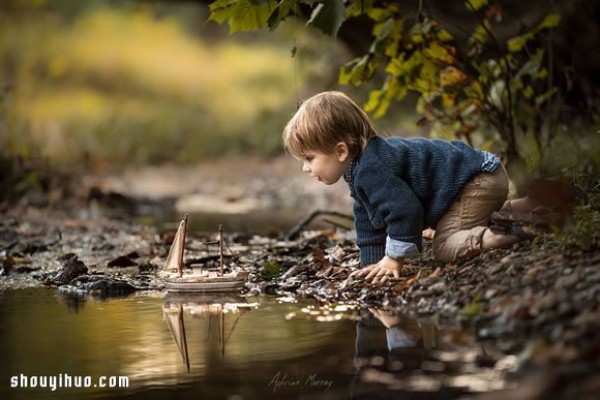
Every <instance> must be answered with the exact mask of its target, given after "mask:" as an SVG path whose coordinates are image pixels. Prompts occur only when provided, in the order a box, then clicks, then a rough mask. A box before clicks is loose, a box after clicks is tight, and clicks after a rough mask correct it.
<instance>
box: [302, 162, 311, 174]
mask: <svg viewBox="0 0 600 400" xmlns="http://www.w3.org/2000/svg"><path fill="white" fill-rule="evenodd" d="M302 172H306V173H309V172H310V167H309V166H308V164H307V163H303V164H302Z"/></svg>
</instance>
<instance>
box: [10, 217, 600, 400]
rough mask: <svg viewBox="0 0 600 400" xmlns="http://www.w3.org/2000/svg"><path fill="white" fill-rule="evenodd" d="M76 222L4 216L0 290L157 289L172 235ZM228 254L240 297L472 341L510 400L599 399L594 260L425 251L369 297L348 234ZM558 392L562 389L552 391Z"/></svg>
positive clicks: (247, 240) (542, 251)
mask: <svg viewBox="0 0 600 400" xmlns="http://www.w3.org/2000/svg"><path fill="white" fill-rule="evenodd" d="M80 214H81V213H74V212H73V210H70V211H69V212H66V211H58V210H48V209H46V210H40V209H35V208H31V207H24V208H19V207H16V208H13V209H11V210H9V211H8V212H6V213H5V215H4V218H3V221H2V224H1V225H0V255H1V257H2V260H3V261H2V265H3V269H2V276H1V277H0V290H8V289H14V288H22V287H31V286H40V285H43V286H54V287H57V288H58V290H61V291H63V292H66V293H71V294H72V295H75V296H114V295H119V296H121V295H126V294H128V293H131V292H141V293H143V291H161V290H162V289H163V288H162V284H161V282H160V280H159V279H158V278H157V271H158V270H159V269H160V268H161V266H162V263H163V260H164V257H165V256H166V253H167V251H168V248H169V245H170V242H171V240H172V237H173V233H174V232H173V231H166V232H159V231H158V230H157V229H156V227H153V226H145V225H140V224H137V223H135V222H132V221H131V220H127V219H110V218H104V217H91V216H89V215H88V218H80V217H77V215H80ZM208 239H211V238H210V237H209V236H206V235H204V234H194V233H191V234H190V236H189V239H188V246H189V247H190V248H191V250H190V251H188V257H190V258H193V259H196V260H198V259H202V258H203V257H206V256H207V255H209V254H210V251H211V250H210V249H207V248H205V247H203V246H202V243H203V242H204V241H206V240H208ZM228 242H229V245H230V246H231V247H232V248H233V249H235V251H236V254H237V256H238V263H239V264H240V266H241V267H242V268H244V269H247V270H249V271H250V272H251V275H250V279H249V282H248V283H247V284H246V286H245V287H244V290H243V292H244V293H246V294H251V295H272V296H277V297H282V298H287V299H294V298H308V299H316V300H317V301H319V302H320V303H321V304H330V305H335V304H350V305H353V306H355V307H359V308H360V307H370V308H377V309H385V310H387V312H388V313H389V315H394V314H395V313H399V312H401V313H404V314H410V315H413V316H420V317H423V316H427V317H430V318H433V320H434V321H436V323H439V324H441V325H445V324H448V325H457V324H458V325H460V326H462V327H463V328H464V332H466V335H467V336H465V338H462V339H461V338H456V339H455V340H473V343H474V344H475V345H476V346H477V349H478V350H477V351H476V352H475V356H477V357H480V358H481V360H480V361H481V362H484V363H493V364H496V365H498V368H509V369H511V370H514V371H515V374H516V376H520V374H521V373H523V374H525V375H524V378H523V377H519V378H518V380H517V381H515V382H516V383H515V386H514V390H513V391H514V392H516V393H517V395H518V396H524V397H522V398H527V399H530V398H571V397H573V396H578V397H580V398H586V396H588V395H589V396H591V395H592V394H597V393H599V391H600V388H599V387H598V386H597V382H598V378H600V377H599V376H598V372H597V371H598V366H599V361H598V357H597V354H598V352H599V351H600V348H599V347H598V343H599V340H598V339H599V334H598V332H599V331H600V304H599V303H600V297H599V296H598V294H599V293H600V251H598V249H597V248H593V249H589V250H587V251H582V250H581V249H579V248H577V247H569V246H568V245H566V244H565V243H561V242H559V241H557V240H556V238H555V237H553V236H552V235H548V236H545V237H540V238H538V239H536V240H535V241H534V242H531V243H522V244H519V245H517V246H515V247H513V248H512V249H508V250H492V251H486V252H484V253H482V254H481V255H480V256H478V257H476V258H474V259H472V260H470V261H468V262H463V263H454V264H446V265H443V264H440V263H438V262H435V261H433V260H432V259H431V256H430V254H429V252H428V251H426V252H425V253H424V257H423V259H422V260H415V261H412V262H410V263H409V264H408V265H407V266H406V268H405V269H404V270H403V273H402V276H401V278H400V279H398V280H395V281H392V282H388V283H386V284H385V285H384V286H383V287H375V286H372V285H370V284H367V283H365V282H362V281H350V282H349V281H347V278H348V275H349V273H350V272H351V271H353V270H355V269H356V268H357V266H358V254H357V251H356V247H355V245H354V242H353V237H352V232H351V231H345V230H340V229H339V228H335V229H326V230H316V231H315V230H311V231H307V232H304V233H303V234H302V235H301V236H300V238H299V239H297V240H294V241H288V240H284V238H283V237H266V236H259V235H239V234H234V233H231V234H230V235H228ZM427 248H428V243H426V249H427ZM212 251H213V252H214V250H212ZM74 260H76V264H77V265H78V266H79V267H78V268H81V267H82V266H83V267H85V269H83V268H81V269H80V272H79V273H78V274H75V275H73V276H71V275H69V274H67V273H66V271H67V269H69V268H71V267H69V265H73V262H74ZM207 268H211V266H210V265H207ZM292 301H293V300H292ZM470 356H473V354H471V355H470ZM507 362H510V365H508V366H507V365H505V364H506V363H507ZM557 365H560V367H558V366H557ZM531 371H537V372H536V373H535V374H533V375H532V374H531ZM382 379H383V378H382ZM522 379H525V380H526V382H527V383H526V384H524V383H523V382H522ZM559 382H567V384H566V385H562V386H560V387H557V386H556V385H558V384H559ZM381 384H389V382H388V383H386V382H381ZM557 390H558V392H557ZM557 393H558V394H557ZM505 395H507V396H508V395H509V394H506V393H505ZM510 395H511V396H512V395H513V394H510ZM489 396H492V394H490V395H489ZM582 396H583V397H582ZM483 398H488V397H486V396H483ZM489 398H497V397H489Z"/></svg>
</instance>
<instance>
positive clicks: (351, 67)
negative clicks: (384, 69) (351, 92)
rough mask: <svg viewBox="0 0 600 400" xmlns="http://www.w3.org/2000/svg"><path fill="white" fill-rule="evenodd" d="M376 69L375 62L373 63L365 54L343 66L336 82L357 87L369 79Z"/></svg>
mask: <svg viewBox="0 0 600 400" xmlns="http://www.w3.org/2000/svg"><path fill="white" fill-rule="evenodd" d="M376 69H377V62H375V61H373V60H372V57H371V56H370V55H368V54H367V55H366V56H363V57H360V58H356V59H354V60H352V61H350V62H349V63H348V64H346V65H344V66H343V67H342V68H341V69H340V76H339V78H338V81H339V83H341V84H343V85H347V84H352V85H355V86H359V85H360V84H362V83H364V82H365V81H368V80H369V79H371V77H372V76H373V74H374V73H375V70H376Z"/></svg>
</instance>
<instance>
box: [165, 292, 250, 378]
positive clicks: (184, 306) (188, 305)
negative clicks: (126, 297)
mask: <svg viewBox="0 0 600 400" xmlns="http://www.w3.org/2000/svg"><path fill="white" fill-rule="evenodd" d="M257 306H258V304H257V303H247V302H246V301H245V300H244V298H242V297H241V296H238V295H227V294H222V293H213V294H208V293H206V294H202V293H199V294H192V293H168V294H167V296H165V298H164V301H163V316H164V318H165V321H167V325H168V326H169V330H170V331H171V336H173V339H174V340H175V343H176V344H177V349H178V350H179V353H180V355H181V358H182V360H183V363H184V365H185V366H186V368H187V370H188V372H189V371H190V357H189V351H188V341H187V337H186V327H185V318H184V314H185V313H186V312H187V313H189V314H191V315H192V316H193V317H194V316H201V315H207V316H208V317H209V321H210V320H212V319H214V318H217V319H218V339H219V343H220V345H221V357H224V356H225V344H226V342H227V340H228V339H229V337H230V336H231V334H232V333H233V330H234V328H235V326H236V324H237V321H238V319H239V317H240V315H241V313H242V312H243V311H247V310H249V309H252V308H256V307H257ZM226 313H235V314H238V315H237V316H236V319H235V320H234V321H233V324H232V325H231V328H230V329H229V333H228V334H227V336H225V314H226ZM210 327H211V324H210V323H209V334H210ZM188 329H189V328H188Z"/></svg>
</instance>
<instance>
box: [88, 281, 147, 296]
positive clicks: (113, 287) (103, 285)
mask: <svg viewBox="0 0 600 400" xmlns="http://www.w3.org/2000/svg"><path fill="white" fill-rule="evenodd" d="M88 291H89V293H90V294H92V295H97V296H101V297H105V296H123V295H127V294H131V293H133V292H135V291H136V288H135V287H134V286H133V285H131V284H130V283H129V282H125V281H119V280H109V279H100V280H98V281H95V282H92V283H90V284H89V286H88Z"/></svg>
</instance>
